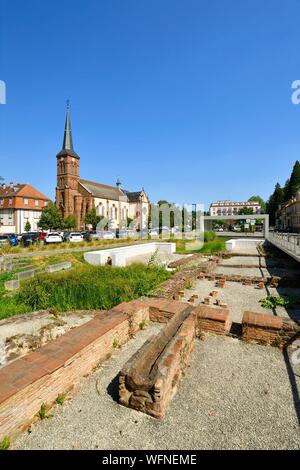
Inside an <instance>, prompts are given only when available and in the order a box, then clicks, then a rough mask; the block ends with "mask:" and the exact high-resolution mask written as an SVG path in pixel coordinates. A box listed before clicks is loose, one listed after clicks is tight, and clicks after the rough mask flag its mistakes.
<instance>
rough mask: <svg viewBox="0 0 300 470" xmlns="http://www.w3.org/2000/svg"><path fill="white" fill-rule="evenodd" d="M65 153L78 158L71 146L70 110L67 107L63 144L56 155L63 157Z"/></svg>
mask: <svg viewBox="0 0 300 470" xmlns="http://www.w3.org/2000/svg"><path fill="white" fill-rule="evenodd" d="M68 106H69V105H68ZM66 155H70V156H71V157H75V158H79V156H78V155H77V153H76V152H75V150H74V147H73V139H72V128H71V119H70V112H69V109H68V108H67V115H66V122H65V131H64V140H63V146H62V149H61V151H60V152H59V153H58V154H57V155H56V156H57V157H64V156H66Z"/></svg>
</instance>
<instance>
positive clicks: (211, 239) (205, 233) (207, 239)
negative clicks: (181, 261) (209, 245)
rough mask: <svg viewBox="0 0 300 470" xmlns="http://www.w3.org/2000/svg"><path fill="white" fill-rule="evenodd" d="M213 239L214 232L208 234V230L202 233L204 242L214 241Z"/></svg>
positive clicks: (214, 236)
mask: <svg viewBox="0 0 300 470" xmlns="http://www.w3.org/2000/svg"><path fill="white" fill-rule="evenodd" d="M215 238H216V234H215V232H210V231H208V230H206V231H205V232H204V241H205V242H211V241H213V240H215Z"/></svg>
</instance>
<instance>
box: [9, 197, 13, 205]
mask: <svg viewBox="0 0 300 470" xmlns="http://www.w3.org/2000/svg"><path fill="white" fill-rule="evenodd" d="M8 203H9V205H10V206H11V205H12V203H13V200H12V198H11V197H10V198H9V200H8Z"/></svg>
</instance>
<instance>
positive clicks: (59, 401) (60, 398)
mask: <svg viewBox="0 0 300 470" xmlns="http://www.w3.org/2000/svg"><path fill="white" fill-rule="evenodd" d="M66 399H67V395H66V393H59V394H58V395H57V397H56V400H55V403H56V404H57V405H60V406H62V405H63V404H64V402H65V401H66Z"/></svg>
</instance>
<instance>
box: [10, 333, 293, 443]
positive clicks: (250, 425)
mask: <svg viewBox="0 0 300 470" xmlns="http://www.w3.org/2000/svg"><path fill="white" fill-rule="evenodd" d="M157 331H158V326H157V325H151V326H150V327H148V328H147V330H145V331H143V332H141V333H140V334H139V336H138V337H137V338H136V339H135V340H132V341H130V342H129V343H128V344H127V345H126V346H125V347H123V348H122V351H121V352H119V353H116V354H115V355H114V356H113V357H112V358H110V359H109V360H108V361H107V362H106V363H105V364H104V365H103V367H102V368H101V369H99V370H97V371H96V372H95V373H94V374H92V375H91V376H90V377H89V378H87V379H84V380H83V382H82V384H81V387H80V389H79V390H78V391H77V393H76V394H75V396H74V397H73V398H72V399H71V400H70V401H68V402H66V403H65V404H64V405H63V406H62V407H59V406H58V405H57V406H56V408H55V410H54V411H53V413H54V417H53V418H51V419H48V420H45V421H42V422H40V423H37V424H36V425H35V426H34V427H33V428H32V430H31V433H30V434H28V433H24V434H23V435H22V436H21V437H20V438H19V439H18V440H17V441H16V442H15V445H14V448H15V449H300V432H299V423H298V419H297V414H296V411H295V407H294V401H293V395H292V391H291V385H290V381H289V377H288V373H287V368H286V365H285V361H284V358H283V355H282V353H281V352H280V351H279V350H277V349H275V348H270V347H263V346H258V345H249V344H246V343H243V342H241V341H239V340H235V339H232V338H225V337H220V336H209V337H208V338H207V339H206V340H205V341H199V340H197V341H196V346H195V349H194V351H193V353H192V355H191V364H190V367H189V368H188V369H187V370H186V375H185V377H184V379H183V381H182V382H181V384H180V386H179V388H178V391H177V394H176V395H175V397H174V398H173V400H172V402H171V405H170V408H169V410H168V412H167V415H166V417H165V419H164V420H162V421H158V420H155V419H154V418H151V417H149V416H147V415H145V414H143V413H140V412H137V411H134V410H131V409H128V408H125V407H123V406H120V405H118V404H117V403H116V401H114V399H113V398H112V396H111V395H110V394H109V393H108V391H107V389H108V388H109V390H110V389H112V390H113V392H115V387H112V386H111V383H112V381H113V380H114V378H115V377H116V375H117V373H118V372H119V370H120V369H121V367H122V366H123V364H124V363H125V362H126V360H127V359H128V358H129V357H130V356H131V355H132V354H133V353H134V352H135V351H136V350H137V349H138V348H139V347H140V346H141V345H142V343H143V342H144V341H145V340H146V338H148V337H149V336H150V335H151V334H153V333H156V332H157ZM297 367H298V371H295V372H297V373H298V374H299V373H300V367H299V366H297ZM294 378H295V384H294V386H298V388H299V386H300V383H299V377H298V376H294ZM296 393H297V392H296V390H294V394H295V395H296ZM298 397H299V395H298ZM298 405H299V403H298Z"/></svg>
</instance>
